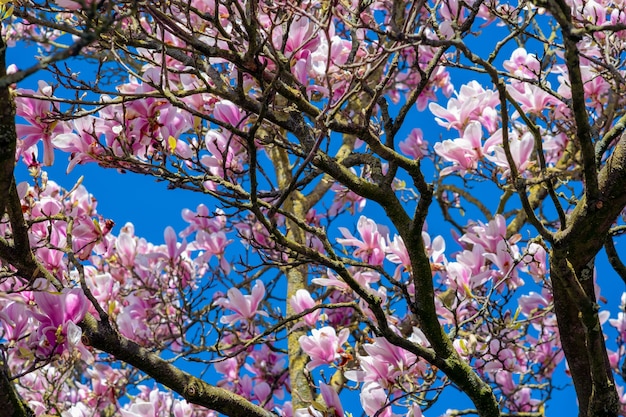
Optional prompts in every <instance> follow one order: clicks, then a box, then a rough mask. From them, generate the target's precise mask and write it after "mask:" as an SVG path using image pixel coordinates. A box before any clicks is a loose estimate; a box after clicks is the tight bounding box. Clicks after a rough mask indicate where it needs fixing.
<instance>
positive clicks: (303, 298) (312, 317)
mask: <svg viewBox="0 0 626 417" xmlns="http://www.w3.org/2000/svg"><path fill="white" fill-rule="evenodd" d="M289 304H291V308H293V311H295V312H296V313H302V312H303V311H304V310H307V309H309V308H312V307H315V306H316V305H317V303H316V302H315V300H314V299H313V297H311V294H310V293H309V292H308V291H307V290H305V289H299V290H298V291H296V293H295V294H294V295H293V296H292V297H291V299H290V300H289ZM320 312H321V309H318V310H315V311H314V312H312V313H309V314H307V315H306V316H304V322H305V323H306V324H307V325H308V326H314V325H315V323H317V320H318V319H319V317H320Z"/></svg>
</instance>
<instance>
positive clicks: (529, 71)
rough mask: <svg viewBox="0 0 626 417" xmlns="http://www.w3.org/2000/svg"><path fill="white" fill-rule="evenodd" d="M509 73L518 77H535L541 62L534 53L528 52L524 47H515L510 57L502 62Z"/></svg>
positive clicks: (537, 74)
mask: <svg viewBox="0 0 626 417" xmlns="http://www.w3.org/2000/svg"><path fill="white" fill-rule="evenodd" d="M502 65H503V66H504V68H506V69H507V70H508V71H509V72H510V73H511V74H513V75H516V76H518V77H525V78H531V79H536V78H537V77H538V76H539V73H540V71H541V63H540V62H539V60H538V59H537V56H536V55H535V54H529V53H528V52H527V51H526V49H524V48H517V49H516V50H515V51H513V53H512V54H511V59H509V60H506V61H504V62H503V63H502Z"/></svg>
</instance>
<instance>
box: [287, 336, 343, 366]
mask: <svg viewBox="0 0 626 417" xmlns="http://www.w3.org/2000/svg"><path fill="white" fill-rule="evenodd" d="M311 333H312V334H311V336H300V339H298V341H299V342H300V347H301V348H302V350H303V351H304V353H306V354H307V355H309V357H310V358H311V361H310V362H309V363H308V364H307V365H306V367H307V369H308V370H311V369H314V368H316V367H318V366H320V365H328V364H331V363H333V362H334V361H335V360H337V359H339V358H340V357H341V356H340V353H341V352H343V349H342V348H341V346H342V345H343V344H344V343H346V341H347V340H348V337H349V336H350V330H349V329H342V330H341V331H340V332H339V334H337V333H335V329H334V328H333V327H330V326H326V327H322V328H321V329H313V330H311Z"/></svg>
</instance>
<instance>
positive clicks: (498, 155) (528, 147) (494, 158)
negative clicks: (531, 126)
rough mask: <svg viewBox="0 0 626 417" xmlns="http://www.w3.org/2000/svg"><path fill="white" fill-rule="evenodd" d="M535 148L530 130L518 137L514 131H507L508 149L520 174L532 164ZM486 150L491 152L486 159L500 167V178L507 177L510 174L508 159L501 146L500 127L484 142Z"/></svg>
mask: <svg viewBox="0 0 626 417" xmlns="http://www.w3.org/2000/svg"><path fill="white" fill-rule="evenodd" d="M534 148H535V140H534V138H533V136H532V134H531V133H530V132H526V133H524V134H523V135H522V137H518V136H517V134H515V133H514V132H509V149H510V151H511V156H512V157H513V162H514V163H515V166H516V167H517V170H518V172H520V174H524V171H525V170H526V169H527V168H528V167H530V166H531V165H532V164H533V161H532V160H531V156H532V153H533V150H534ZM485 149H486V152H489V153H493V154H492V155H487V159H489V160H490V161H491V162H493V163H494V164H496V165H497V166H499V167H500V168H501V169H502V178H507V177H508V176H509V175H510V174H511V168H510V165H509V161H508V160H507V159H506V154H505V152H504V148H503V147H502V129H499V130H498V131H496V133H494V134H493V135H492V137H491V138H489V140H488V141H487V142H486V143H485Z"/></svg>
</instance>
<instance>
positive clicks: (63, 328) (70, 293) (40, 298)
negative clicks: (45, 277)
mask: <svg viewBox="0 0 626 417" xmlns="http://www.w3.org/2000/svg"><path fill="white" fill-rule="evenodd" d="M33 296H34V299H35V302H36V303H37V306H38V308H39V309H38V311H34V312H33V317H34V318H36V319H37V320H38V321H39V322H40V323H41V324H40V326H39V328H38V329H37V335H38V337H39V340H40V346H41V347H42V348H43V350H44V352H46V353H48V352H49V348H50V347H55V350H54V352H55V353H61V352H62V351H63V348H67V347H69V346H74V345H76V344H77V343H78V342H79V341H80V335H81V331H80V328H78V327H77V326H76V324H77V323H79V322H80V321H81V320H82V319H83V317H85V313H87V309H88V308H89V301H88V300H87V297H85V294H84V293H83V290H82V289H80V288H72V289H69V288H65V289H63V291H62V292H61V293H56V292H48V291H34V293H33Z"/></svg>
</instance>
